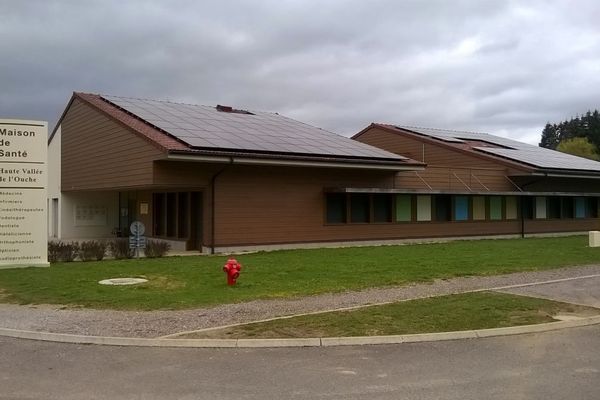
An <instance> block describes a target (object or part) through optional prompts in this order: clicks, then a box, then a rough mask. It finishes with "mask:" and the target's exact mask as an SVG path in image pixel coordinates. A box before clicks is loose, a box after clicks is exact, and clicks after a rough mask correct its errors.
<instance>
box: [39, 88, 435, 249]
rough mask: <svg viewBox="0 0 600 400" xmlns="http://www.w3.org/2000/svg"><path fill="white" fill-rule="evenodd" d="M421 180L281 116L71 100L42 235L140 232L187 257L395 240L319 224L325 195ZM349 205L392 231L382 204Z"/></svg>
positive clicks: (410, 164)
mask: <svg viewBox="0 0 600 400" xmlns="http://www.w3.org/2000/svg"><path fill="white" fill-rule="evenodd" d="M423 168H424V165H423V164H422V163H419V162H415V161H413V160H410V159H408V158H406V157H403V156H399V155H395V154H393V153H389V152H387V151H384V150H381V149H378V148H375V147H372V146H369V145H366V144H363V143H360V142H357V141H354V140H351V139H350V138H346V137H343V136H339V135H336V134H333V133H331V132H327V131H324V130H322V129H319V128H315V127H312V126H309V125H306V124H303V123H300V122H298V121H294V120H291V119H289V118H286V117H283V116H281V115H278V114H273V113H262V112H248V111H243V110H236V109H233V108H231V107H226V106H217V107H206V106H196V105H188V104H177V103H170V102H161V101H152V100H141V99H129V98H120V97H113V96H99V95H92V94H84V93H75V94H74V95H73V97H72V98H71V101H70V102H69V104H68V106H67V108H66V110H65V111H64V113H63V115H62V117H61V119H60V121H59V123H58V124H57V127H56V129H55V130H54V132H53V133H52V135H51V137H50V141H49V170H50V174H49V175H50V180H49V188H50V189H49V210H50V212H49V219H50V223H49V227H50V229H49V230H50V232H49V235H50V237H51V238H53V237H54V238H58V239H65V240H66V239H79V240H81V239H87V238H99V237H110V236H111V235H113V234H116V235H122V236H127V235H128V234H129V231H128V227H129V226H130V224H131V223H132V222H133V221H135V220H139V221H142V222H143V223H144V224H145V226H146V234H147V235H148V236H150V237H154V238H161V239H164V240H169V241H171V242H172V244H173V248H175V249H187V250H192V249H197V250H203V251H217V252H224V251H229V250H232V249H240V248H248V247H253V248H270V247H272V246H275V247H284V246H289V247H297V246H300V245H306V244H311V243H312V244H315V243H321V244H323V243H328V242H329V243H331V242H345V241H371V240H376V239H386V238H390V239H393V238H398V237H400V235H399V233H398V232H397V230H396V229H395V228H394V226H392V225H388V226H383V225H377V224H362V225H360V226H359V225H352V226H350V225H346V224H338V223H328V219H335V218H334V217H335V213H336V212H340V210H337V209H334V208H332V207H330V209H329V213H330V215H327V214H326V213H327V208H326V203H327V201H328V200H327V198H326V196H325V191H326V190H327V188H330V187H353V188H356V187H362V188H378V189H386V188H393V187H394V181H395V178H396V173H397V172H398V171H417V170H422V169H423ZM358 197H359V198H360V203H356V202H355V201H354V199H353V200H352V201H353V203H352V204H353V207H354V208H353V212H354V213H358V212H359V211H360V212H361V213H363V214H365V215H363V217H364V218H367V219H369V220H370V219H371V218H373V219H374V220H377V221H379V220H380V219H382V218H383V217H382V215H380V214H382V213H383V214H385V218H384V219H385V220H386V221H388V220H391V218H392V209H391V207H392V203H391V202H385V203H381V201H380V197H379V196H370V195H367V196H362V195H361V196H358ZM386 199H387V196H386ZM330 201H331V200H330ZM358 207H360V208H358ZM332 216H333V217H332Z"/></svg>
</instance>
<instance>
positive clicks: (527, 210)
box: [521, 196, 534, 219]
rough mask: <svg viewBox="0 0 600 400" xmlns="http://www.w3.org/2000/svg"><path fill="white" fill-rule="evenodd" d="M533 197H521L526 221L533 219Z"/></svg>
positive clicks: (522, 210)
mask: <svg viewBox="0 0 600 400" xmlns="http://www.w3.org/2000/svg"><path fill="white" fill-rule="evenodd" d="M533 199H534V198H533V197H528V196H527V197H525V196H523V197H521V212H522V213H523V218H524V219H533V215H534V214H533Z"/></svg>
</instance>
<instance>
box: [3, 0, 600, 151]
mask: <svg viewBox="0 0 600 400" xmlns="http://www.w3.org/2000/svg"><path fill="white" fill-rule="evenodd" d="M0 7H2V8H1V9H2V10H3V13H4V14H5V15H4V18H5V21H4V23H3V24H2V25H0V38H1V39H0V53H1V54H3V55H4V56H3V57H1V58H0V83H1V85H0V87H1V89H2V94H1V95H0V110H2V111H1V113H0V114H2V116H7V117H23V118H37V119H43V120H49V121H50V122H51V123H53V122H54V121H56V119H57V118H58V117H59V115H60V113H61V112H62V109H63V108H64V106H65V105H66V103H67V101H68V99H69V96H70V93H71V92H72V91H73V90H78V91H89V92H95V93H108V94H115V95H123V96H131V97H146V98H155V99H168V100H172V101H185V102H190V103H199V104H209V105H210V104H215V103H224V104H232V105H235V106H238V107H242V108H247V109H257V110H267V111H278V112H280V113H282V114H285V115H288V116H290V117H293V118H297V119H300V120H302V121H305V122H307V123H311V124H314V125H316V126H320V127H323V128H325V129H329V130H332V131H335V132H339V133H342V134H346V135H350V134H353V133H355V132H357V131H359V130H360V129H362V128H363V127H364V126H366V125H367V124H368V123H370V122H372V121H379V122H389V123H398V124H412V125H420V126H431V127H441V128H451V129H471V130H481V131H489V132H491V133H498V134H502V135H506V136H510V137H513V138H517V139H525V140H528V141H530V142H536V141H537V139H535V138H536V137H539V134H540V132H541V129H542V127H543V125H544V124H545V123H546V122H547V121H558V120H561V119H564V118H568V117H570V116H571V115H575V114H576V113H580V112H583V111H585V110H587V109H588V108H595V107H600V105H598V99H597V93H598V92H599V89H600V77H599V75H598V73H597V70H598V68H600V56H599V55H600V29H599V28H598V27H597V20H598V17H600V14H599V11H598V9H599V7H597V5H596V2H595V1H593V0H589V1H580V2H578V3H577V8H575V7H572V5H569V4H568V3H567V2H560V1H552V2H547V1H537V0H536V1H528V2H513V1H495V0H493V1H476V0H473V1H466V0H465V1H452V2H450V1H445V0H437V1H416V0H414V1H392V0H389V1H386V0H376V1H369V2H364V1H358V0H356V1H326V2H317V1H299V0H298V1H291V0H290V1H260V2H248V1H230V2H225V3H216V2H215V3H206V2H196V1H174V2H171V1H170V2H159V1H155V2H151V1H108V0H107V1H27V2H25V1H23V2H15V1H1V0H0ZM23 27H26V28H27V29H23ZM536 135H537V136H536Z"/></svg>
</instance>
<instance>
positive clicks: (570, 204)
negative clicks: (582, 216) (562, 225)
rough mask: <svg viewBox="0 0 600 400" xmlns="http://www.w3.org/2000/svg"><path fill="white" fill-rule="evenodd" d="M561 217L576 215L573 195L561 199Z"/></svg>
mask: <svg viewBox="0 0 600 400" xmlns="http://www.w3.org/2000/svg"><path fill="white" fill-rule="evenodd" d="M560 200H561V202H560V205H561V210H560V217H561V218H573V217H574V216H575V204H574V198H573V197H563V198H561V199H560Z"/></svg>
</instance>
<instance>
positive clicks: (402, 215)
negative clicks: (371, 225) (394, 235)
mask: <svg viewBox="0 0 600 400" xmlns="http://www.w3.org/2000/svg"><path fill="white" fill-rule="evenodd" d="M411 220H412V198H411V196H410V195H406V194H399V195H398V196H396V221H397V222H409V221H411Z"/></svg>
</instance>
